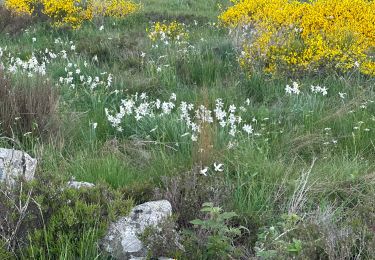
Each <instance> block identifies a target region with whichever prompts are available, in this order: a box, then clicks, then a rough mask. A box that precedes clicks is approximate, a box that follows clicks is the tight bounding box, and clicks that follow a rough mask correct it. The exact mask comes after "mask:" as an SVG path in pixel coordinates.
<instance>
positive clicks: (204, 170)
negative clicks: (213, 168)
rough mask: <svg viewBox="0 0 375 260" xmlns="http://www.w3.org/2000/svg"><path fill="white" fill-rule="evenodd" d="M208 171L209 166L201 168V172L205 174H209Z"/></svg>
mask: <svg viewBox="0 0 375 260" xmlns="http://www.w3.org/2000/svg"><path fill="white" fill-rule="evenodd" d="M207 172H208V167H204V168H203V169H201V170H200V172H199V173H200V174H202V175H204V176H207Z"/></svg>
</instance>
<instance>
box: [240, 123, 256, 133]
mask: <svg viewBox="0 0 375 260" xmlns="http://www.w3.org/2000/svg"><path fill="white" fill-rule="evenodd" d="M242 130H243V131H244V132H245V133H247V134H248V135H250V134H252V133H253V131H254V129H253V127H252V126H251V125H249V124H245V125H244V126H243V127H242Z"/></svg>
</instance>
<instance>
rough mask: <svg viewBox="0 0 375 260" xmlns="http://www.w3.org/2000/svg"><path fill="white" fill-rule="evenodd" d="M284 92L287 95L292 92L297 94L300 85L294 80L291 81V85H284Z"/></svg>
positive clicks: (299, 91)
mask: <svg viewBox="0 0 375 260" xmlns="http://www.w3.org/2000/svg"><path fill="white" fill-rule="evenodd" d="M285 93H286V94H289V95H292V94H295V95H299V94H300V93H301V90H300V86H299V85H298V83H297V82H295V81H294V82H293V83H292V86H290V85H286V87H285Z"/></svg>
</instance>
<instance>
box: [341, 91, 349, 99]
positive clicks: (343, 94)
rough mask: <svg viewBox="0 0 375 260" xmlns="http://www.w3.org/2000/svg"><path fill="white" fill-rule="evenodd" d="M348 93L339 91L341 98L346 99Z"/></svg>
mask: <svg viewBox="0 0 375 260" xmlns="http://www.w3.org/2000/svg"><path fill="white" fill-rule="evenodd" d="M346 95H347V94H346V93H342V92H339V96H340V98H341V99H345V96H346Z"/></svg>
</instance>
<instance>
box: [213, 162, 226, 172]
mask: <svg viewBox="0 0 375 260" xmlns="http://www.w3.org/2000/svg"><path fill="white" fill-rule="evenodd" d="M214 168H215V172H222V171H224V164H222V163H216V162H215V163H214Z"/></svg>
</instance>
